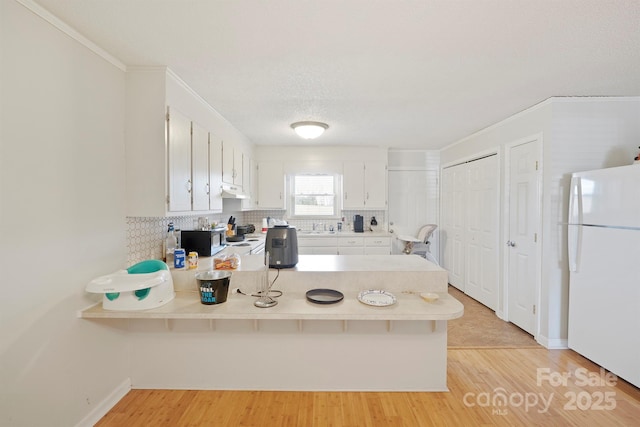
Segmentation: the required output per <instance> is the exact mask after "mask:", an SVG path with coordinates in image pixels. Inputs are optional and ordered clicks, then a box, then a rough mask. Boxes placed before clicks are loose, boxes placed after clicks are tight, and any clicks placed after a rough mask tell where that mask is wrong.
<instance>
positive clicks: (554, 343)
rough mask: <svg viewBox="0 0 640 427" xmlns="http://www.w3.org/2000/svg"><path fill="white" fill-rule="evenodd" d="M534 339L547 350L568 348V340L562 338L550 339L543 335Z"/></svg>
mask: <svg viewBox="0 0 640 427" xmlns="http://www.w3.org/2000/svg"><path fill="white" fill-rule="evenodd" d="M536 341H538V343H539V344H540V345H542V346H544V347H545V348H547V349H549V350H566V349H568V348H569V343H568V341H567V340H566V339H562V338H553V339H550V338H547V337H545V336H538V337H536Z"/></svg>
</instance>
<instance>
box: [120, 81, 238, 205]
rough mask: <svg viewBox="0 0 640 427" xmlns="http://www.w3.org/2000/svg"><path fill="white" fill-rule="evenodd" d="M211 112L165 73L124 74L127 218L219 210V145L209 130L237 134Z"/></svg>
mask: <svg viewBox="0 0 640 427" xmlns="http://www.w3.org/2000/svg"><path fill="white" fill-rule="evenodd" d="M172 100H174V101H175V105H174V104H173V103H172V102H173V101H172ZM212 111H213V110H212V109H211V107H210V106H208V105H206V104H204V103H203V102H202V101H201V100H200V99H199V98H198V97H197V96H195V95H194V93H193V92H191V91H189V90H187V89H186V85H184V83H183V82H181V81H180V80H179V78H177V77H176V76H175V75H173V74H172V73H170V72H169V71H168V70H166V69H141V70H133V71H128V72H127V73H126V102H125V116H126V125H125V126H126V128H125V141H126V142H125V152H126V183H127V185H126V199H127V210H126V215H127V216H132V217H136V216H137V217H165V216H176V215H187V214H190V213H198V214H202V213H217V212H221V211H222V198H221V183H222V143H221V141H220V139H221V138H217V137H215V136H213V135H214V133H213V132H212V130H214V128H215V130H216V131H217V130H220V132H222V133H223V134H224V133H225V132H226V133H227V134H231V135H232V137H231V139H233V138H235V137H236V134H235V132H236V131H235V130H233V129H230V128H226V127H225V126H227V125H226V124H225V123H218V122H219V121H220V119H219V118H218V115H217V114H213V113H212ZM217 127H220V129H218V128H217Z"/></svg>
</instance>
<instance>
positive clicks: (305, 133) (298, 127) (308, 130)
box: [291, 122, 329, 139]
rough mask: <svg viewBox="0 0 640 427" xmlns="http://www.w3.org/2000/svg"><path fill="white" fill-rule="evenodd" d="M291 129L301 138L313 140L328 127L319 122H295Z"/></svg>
mask: <svg viewBox="0 0 640 427" xmlns="http://www.w3.org/2000/svg"><path fill="white" fill-rule="evenodd" d="M291 127H292V128H293V130H295V131H296V133H297V134H298V136H300V137H301V138H304V139H315V138H317V137H319V136H320V135H322V134H323V133H324V131H325V130H326V129H328V128H329V125H328V124H326V123H321V122H295V123H293V124H292V125H291Z"/></svg>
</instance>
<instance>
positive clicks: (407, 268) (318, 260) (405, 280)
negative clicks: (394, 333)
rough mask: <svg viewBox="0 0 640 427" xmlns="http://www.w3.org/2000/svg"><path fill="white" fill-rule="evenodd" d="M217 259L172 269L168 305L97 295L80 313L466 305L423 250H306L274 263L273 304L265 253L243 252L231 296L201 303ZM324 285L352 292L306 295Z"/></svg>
mask: <svg viewBox="0 0 640 427" xmlns="http://www.w3.org/2000/svg"><path fill="white" fill-rule="evenodd" d="M212 261H213V257H208V258H201V259H200V261H199V268H198V270H172V276H173V281H174V287H175V290H176V297H175V299H174V300H173V301H171V302H169V303H167V304H165V305H163V306H161V307H158V308H155V309H151V310H137V311H111V310H104V309H103V308H102V306H101V304H100V303H98V304H96V305H95V306H93V307H90V308H88V309H86V310H84V311H82V312H81V314H80V315H81V317H83V318H129V319H256V320H260V319H299V320H304V319H314V320H322V319H325V320H450V319H455V318H457V317H460V316H462V313H463V306H462V304H460V303H459V302H458V301H457V300H456V299H454V298H453V297H451V296H449V295H448V293H447V272H446V271H445V270H443V269H442V268H440V267H438V266H436V265H434V264H431V263H429V262H426V261H425V260H424V259H422V258H420V257H418V256H401V255H388V256H383V255H373V256H337V255H300V257H299V261H298V264H297V265H296V267H294V268H291V269H282V270H279V272H278V270H275V269H270V270H269V281H270V283H271V282H273V281H274V280H275V283H274V284H273V288H272V289H273V290H279V291H281V292H282V296H280V297H279V298H278V299H277V300H278V305H276V306H275V307H272V308H269V309H261V308H258V307H255V306H254V305H253V302H254V301H255V299H256V298H255V297H252V296H250V294H251V293H254V292H255V291H256V290H257V284H258V280H259V277H260V276H261V275H263V274H264V272H263V270H264V264H263V262H264V256H263V255H246V256H242V257H241V264H240V268H239V269H238V270H236V271H233V272H232V275H231V284H230V288H231V290H230V294H229V296H228V299H227V301H226V302H225V303H222V304H216V305H203V304H201V303H200V300H199V298H198V292H197V287H196V281H195V274H196V272H197V271H206V270H209V269H212V268H211V266H212ZM319 288H330V289H335V290H338V291H340V292H342V293H343V294H344V296H345V298H344V300H343V301H341V302H340V303H338V304H332V305H330V306H324V305H318V304H312V303H309V302H308V301H306V297H305V293H306V292H307V291H309V290H311V289H319ZM367 289H381V290H386V291H389V292H392V293H393V295H395V297H396V298H397V302H396V303H395V304H393V305H391V306H388V307H372V306H368V305H365V304H363V303H361V302H360V301H358V299H357V296H358V293H359V292H360V291H363V290H367ZM236 290H240V291H241V293H239V292H237V291H236ZM424 292H435V293H437V294H438V295H439V297H440V298H439V299H438V300H437V301H435V302H432V303H429V302H426V301H424V300H423V299H422V298H421V297H420V294H421V293H424Z"/></svg>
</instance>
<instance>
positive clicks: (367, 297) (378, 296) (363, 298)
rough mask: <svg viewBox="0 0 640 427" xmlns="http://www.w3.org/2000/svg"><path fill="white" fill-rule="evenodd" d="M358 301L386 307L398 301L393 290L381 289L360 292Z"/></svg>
mask: <svg viewBox="0 0 640 427" xmlns="http://www.w3.org/2000/svg"><path fill="white" fill-rule="evenodd" d="M358 301H360V302H361V303H363V304H367V305H374V306H376V307H386V306H388V305H393V304H395V303H396V297H395V295H393V294H392V293H391V292H387V291H383V290H380V289H368V290H366V291H362V292H360V293H359V294H358Z"/></svg>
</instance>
